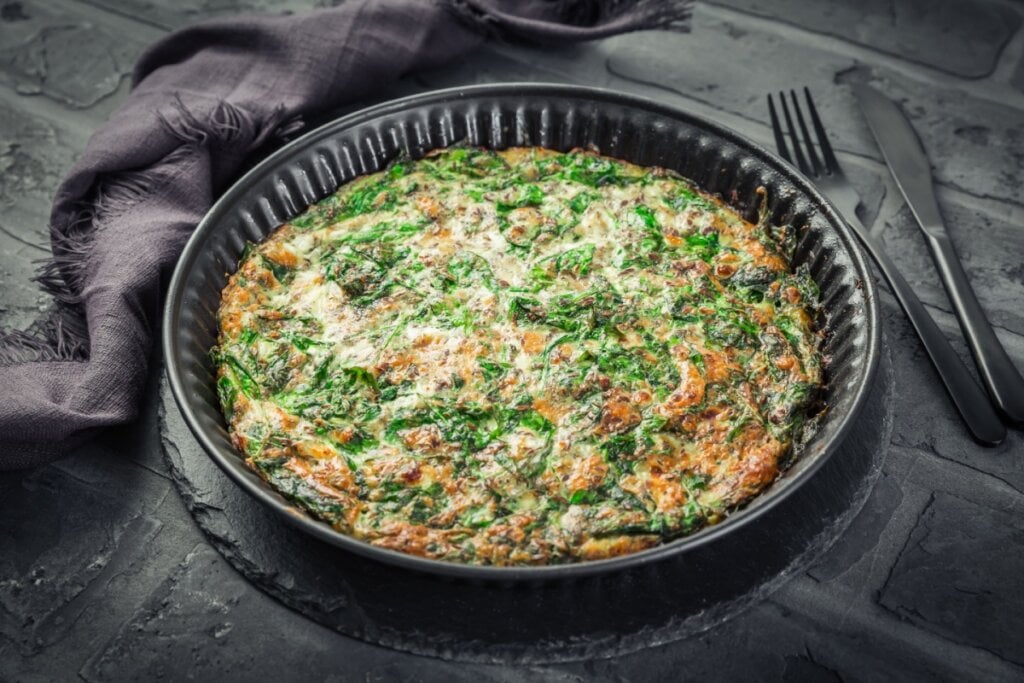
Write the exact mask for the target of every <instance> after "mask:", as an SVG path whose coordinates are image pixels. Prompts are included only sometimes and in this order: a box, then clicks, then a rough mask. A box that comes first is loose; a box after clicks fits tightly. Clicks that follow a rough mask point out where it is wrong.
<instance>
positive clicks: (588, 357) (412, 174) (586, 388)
mask: <svg viewBox="0 0 1024 683" xmlns="http://www.w3.org/2000/svg"><path fill="white" fill-rule="evenodd" d="M793 240H794V234H793V229H792V228H790V227H785V226H783V227H779V226H772V225H769V224H768V222H767V221H766V220H764V219H762V220H761V221H759V223H758V224H753V223H750V222H748V221H746V220H744V219H743V218H741V217H740V216H739V215H738V214H737V213H736V211H734V210H733V209H731V208H730V207H728V206H727V205H726V204H724V203H723V202H721V201H719V200H717V199H715V198H714V197H712V196H710V195H708V194H705V193H703V192H701V191H699V190H697V189H696V188H695V187H694V185H693V184H691V183H690V182H689V181H687V180H685V179H683V178H681V177H679V176H678V175H676V174H674V173H672V172H669V171H666V170H664V169H659V168H641V167H638V166H635V165H632V164H629V163H625V162H622V161H618V160H615V159H611V158H607V157H604V156H600V155H598V154H596V153H592V152H588V151H582V150H575V151H572V152H570V153H556V152H552V151H548V150H543V149H537V148H516V149H509V150H506V151H503V152H492V151H486V150H480V149H470V148H452V149H447V150H443V151H439V152H435V153H433V154H431V155H428V156H427V157H426V158H424V159H421V160H419V161H415V162H412V161H400V162H396V163H394V164H392V165H391V166H390V167H389V168H388V169H387V170H386V171H383V172H381V173H377V174H374V175H370V176H365V177H362V178H359V179H357V180H355V181H353V182H351V183H348V184H346V185H344V186H343V187H341V188H340V189H339V190H338V191H337V193H335V194H334V195H332V196H330V197H328V198H327V199H325V200H324V201H322V202H320V203H319V204H316V205H314V206H312V207H310V208H309V210H307V211H306V212H305V213H303V214H302V215H300V216H299V217H297V218H295V219H294V220H292V221H291V222H290V223H288V224H286V225H283V226H281V227H280V228H279V229H278V230H277V231H276V232H274V233H273V234H272V235H271V236H270V237H269V238H268V239H267V240H266V241H265V242H263V243H262V244H260V245H258V246H255V245H252V246H250V248H249V249H248V250H247V251H246V253H245V254H244V256H243V258H242V261H241V265H240V268H239V270H238V272H237V273H236V274H235V275H233V276H232V277H231V279H230V281H229V283H228V285H227V287H226V288H225V290H224V292H223V300H222V305H221V308H220V312H219V322H220V339H219V343H218V346H217V347H216V348H215V349H214V351H213V353H214V358H215V361H216V363H217V365H218V368H219V374H218V389H219V395H220V400H221V402H222V404H223V408H224V412H225V415H226V417H227V420H228V423H229V425H230V433H231V437H232V440H233V442H234V444H235V445H236V446H237V447H238V449H239V450H240V451H241V452H242V453H243V454H244V457H245V459H246V462H247V463H248V464H249V465H250V466H251V467H252V468H253V469H254V470H256V471H257V472H259V473H260V474H261V475H262V476H263V477H264V478H265V479H266V480H267V481H268V482H269V483H270V485H271V486H273V487H274V488H276V489H277V490H278V491H280V492H281V493H283V494H284V495H285V496H286V497H288V498H290V499H291V500H293V501H295V502H296V503H297V504H299V505H300V506H302V507H304V508H305V509H307V510H309V511H310V512H311V513H312V514H314V515H315V516H317V517H319V518H321V519H323V520H324V521H326V522H328V523H330V524H331V525H333V526H334V527H335V528H336V529H338V530H340V531H342V532H344V533H346V534H349V535H351V536H354V537H356V538H359V539H363V540H364V541H366V542H368V543H371V544H373V545H375V546H380V547H385V548H391V549H395V550H400V551H403V552H406V553H413V554H416V555H421V556H425V557H430V558H435V559H443V560H449V561H455V562H463V563H474V564H489V565H526V564H555V563H566V562H574V561H581V560H592V559H597V558H605V557H610V556H614V555H620V554H623V553H629V552H634V551H637V550H640V549H643V548H647V547H650V546H653V545H656V544H658V543H661V542H664V541H666V540H668V539H672V538H675V537H678V536H681V535H684V534H687V533H690V532H693V531H695V530H697V529H699V528H701V527H702V526H704V525H707V524H713V523H715V522H717V521H719V520H721V519H722V518H723V517H724V516H725V515H727V514H728V513H729V511H730V510H733V509H735V508H736V507H737V506H739V505H741V504H743V503H744V502H746V501H748V500H749V499H750V498H752V497H753V496H755V495H757V494H758V492H760V491H761V490H763V489H764V488H765V487H766V486H768V485H769V484H770V483H771V482H772V480H773V479H775V477H776V476H777V475H778V473H779V471H780V469H782V468H784V467H785V464H786V461H787V458H788V456H789V454H790V453H791V451H792V445H793V442H794V439H795V438H796V437H798V435H799V433H800V431H801V429H802V426H803V425H804V422H805V420H806V419H807V418H808V416H809V411H810V410H811V409H812V406H813V405H814V401H815V394H816V393H817V391H818V389H819V387H820V386H821V383H822V370H821V357H820V350H819V347H820V342H821V339H820V335H819V334H818V333H817V332H816V331H815V329H814V324H813V321H812V319H813V317H814V315H815V313H816V310H817V306H818V291H817V288H816V286H815V283H814V281H813V280H812V279H811V277H810V276H809V274H808V273H807V272H806V270H805V269H803V268H799V269H796V270H795V271H793V270H792V269H791V268H790V267H789V258H788V257H789V255H790V254H791V252H792V249H793Z"/></svg>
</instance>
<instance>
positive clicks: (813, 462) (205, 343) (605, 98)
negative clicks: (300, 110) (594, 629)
mask: <svg viewBox="0 0 1024 683" xmlns="http://www.w3.org/2000/svg"><path fill="white" fill-rule="evenodd" d="M455 144H470V145H477V146H482V147H488V148H494V149H502V148H505V147H510V146H541V147H547V148H551V149H556V150H562V151H566V150H569V149H572V148H576V147H591V148H596V149H597V150H598V151H600V152H601V153H602V154H606V155H609V156H612V157H617V158H620V159H624V160H626V161H630V162H633V163H636V164H640V165H644V166H663V167H666V168H670V169H674V170H676V171H678V172H679V173H681V174H683V175H684V176H686V177H688V178H690V179H692V180H694V181H695V182H696V183H697V184H698V185H700V186H701V187H702V188H703V189H705V190H707V191H709V192H712V193H714V194H717V195H720V196H721V197H723V198H724V199H725V201H726V202H728V203H729V204H730V205H732V206H733V207H734V208H736V209H737V210H738V211H740V213H742V214H743V215H745V216H746V217H747V218H748V219H751V220H753V219H755V218H756V216H757V212H758V209H759V207H760V206H761V202H762V195H761V194H760V193H759V192H758V188H762V187H763V188H765V189H766V190H767V210H768V212H769V216H770V220H771V221H772V222H774V223H776V224H791V225H794V226H796V227H797V228H798V230H799V241H798V247H797V251H796V257H795V261H794V265H795V266H796V265H800V264H803V263H806V264H807V265H808V267H809V269H810V272H811V275H812V277H813V278H814V280H815V281H816V282H817V284H818V286H819V287H820V289H821V299H822V304H823V314H822V316H821V318H820V320H819V326H820V327H821V328H822V329H823V330H824V332H825V335H826V343H825V348H824V353H825V354H826V357H827V358H826V368H825V379H826V382H827V387H826V390H825V392H824V396H823V399H824V404H825V406H826V408H825V412H824V414H823V415H822V417H821V419H820V422H819V424H818V426H817V430H816V431H815V433H814V435H813V436H812V437H811V438H810V439H809V440H808V441H807V442H806V443H805V444H804V445H803V447H802V448H800V450H799V452H798V454H797V457H796V459H795V461H794V463H793V464H792V466H791V467H790V468H789V469H788V470H787V471H786V472H785V473H784V474H783V475H782V476H781V477H780V478H779V479H778V480H777V481H776V482H774V483H773V484H772V486H771V487H769V488H768V489H767V490H766V491H764V492H763V493H762V494H761V495H760V496H758V497H757V498H756V499H755V500H753V501H752V502H751V503H750V504H749V505H748V506H746V507H745V508H744V509H742V510H739V511H737V512H735V513H734V514H732V515H731V516H729V517H728V518H727V519H726V520H725V521H723V522H721V523H719V524H717V525H715V526H712V527H708V528H706V529H704V530H702V531H700V532H698V533H695V534H693V535H691V536H687V537H684V538H680V539H678V540H675V541H673V542H670V543H666V544H665V545H662V546H658V547H655V548H651V549H648V550H645V551H642V552H638V553H634V554H631V555H625V556H621V557H616V558H612V559H606V560H597V561H592V562H582V563H578V564H567V565H554V566H544V567H483V566H472V565H463V564H456V563H452V562H443V561H438V560H430V559H425V558H420V557H416V556H412V555H407V554H404V553H400V552H397V551H392V550H386V549H382V548H376V547H374V546H371V545H369V544H368V543H364V542H363V541H360V540H357V539H354V538H352V537H350V536H346V535H344V534H342V533H341V532H339V531H336V530H335V529H333V528H332V527H330V526H329V525H327V524H325V523H323V522H320V521H318V520H316V519H315V518H313V517H312V516H310V515H309V514H308V513H306V512H305V511H304V510H302V509H301V508H299V507H297V506H296V505H294V504H292V503H290V502H289V501H287V500H286V499H285V498H284V497H282V496H281V495H280V494H278V493H277V492H276V491H274V490H273V489H271V488H270V487H269V486H268V485H267V484H266V483H265V482H264V481H263V480H262V479H260V477H259V476H258V475H256V474H255V473H254V472H252V471H251V470H249V469H248V468H247V467H246V465H245V463H244V462H243V460H242V457H241V456H240V455H239V454H238V453H237V451H236V450H235V449H234V447H233V446H232V445H231V443H230V441H229V439H228V434H227V428H226V424H225V421H224V418H223V416H222V414H221V409H220V405H219V403H218V400H217V394H216V389H215V372H216V371H215V368H214V365H213V363H212V362H211V359H210V349H211V348H212V347H213V346H214V344H215V341H216V338H217V322H216V313H217V308H218V306H219V303H220V293H221V290H222V289H223V287H224V286H225V284H226V282H227V278H228V276H229V275H230V273H231V272H233V271H234V270H235V268H236V267H237V264H238V260H239V258H240V257H241V254H242V250H243V249H244V247H245V245H246V243H247V242H259V241H261V240H263V239H264V238H265V237H266V236H267V235H268V234H269V233H270V232H272V231H273V230H274V229H275V228H276V227H278V226H279V225H281V224H282V223H285V222H287V221H288V220H289V219H290V218H292V217H294V216H296V215H298V214H299V213H300V212H301V211H303V210H304V209H305V208H306V207H307V206H308V205H309V204H312V203H314V202H316V201H318V200H319V199H322V198H323V197H325V196H327V195H328V194H330V193H331V192H333V191H334V190H335V189H337V187H338V186H339V185H341V184H343V183H345V182H347V181H349V180H351V179H352V178H355V177H357V176H360V175H364V174H367V173H372V172H374V171H378V170H380V169H382V168H383V167H384V166H386V165H387V163H388V162H389V161H391V160H392V159H394V158H395V157H396V156H398V155H402V154H405V155H409V156H411V157H413V158H419V157H421V156H423V155H424V154H425V153H427V152H428V151H430V150H432V149H436V148H439V147H448V146H451V145H455ZM877 299H878V297H877V290H876V288H875V285H874V280H873V279H872V277H871V275H870V272H869V270H868V267H867V263H866V260H865V257H864V255H863V252H862V251H861V250H860V247H859V246H858V245H857V243H856V240H855V239H854V236H853V234H852V233H851V231H850V229H849V228H848V227H847V226H846V225H845V223H844V222H843V220H842V219H841V218H840V216H839V214H838V213H837V212H836V210H835V209H834V208H833V207H832V206H831V205H830V204H829V202H828V201H827V200H826V199H825V198H824V197H823V196H822V195H821V193H819V192H818V191H817V190H816V189H815V188H814V187H813V186H812V185H811V184H810V182H809V181H807V180H806V179H805V178H804V177H803V176H801V175H800V174H799V173H797V172H796V171H795V170H794V169H792V168H791V167H790V166H789V165H787V164H786V163H785V162H783V161H781V160H780V159H778V158H777V157H776V156H775V155H774V154H771V153H770V152H768V151H766V150H764V149H762V148H761V147H760V146H758V145H756V144H754V143H753V142H750V141H749V140H747V139H746V138H744V137H742V136H740V135H738V134H736V133H734V132H732V131H730V130H728V129H726V128H724V127H722V126H719V125H718V124H715V123H712V122H711V121H708V120H705V119H703V118H701V117H698V116H695V115H693V114H690V113H687V112H685V111H683V110H680V109H677V108H674V107H670V106H667V105H664V104H661V103H658V102H654V101H651V100H646V99H642V98H638V97H633V96H627V95H623V94H620V93H614V92H610V91H606V90H598V89H591V88H582V87H571V86H565V85H554V84H552V85H547V84H501V85H485V86H475V87H467V88H456V89H449V90H441V91H436V92H431V93H426V94H422V95H415V96H412V97H407V98H403V99H399V100H395V101H392V102H388V103H384V104H381V105H377V106H374V107H371V108H369V109H365V110H362V111H360V112H357V113H354V114H350V115H348V116H344V117H342V118H340V119H337V120H336V121H333V122H331V123H328V124H326V125H324V126H322V127H320V128H318V129H316V130H314V131H312V132H310V133H308V134H306V135H304V136H303V137H301V138H299V139H297V140H295V141H294V142H292V143H290V144H288V145H287V146H285V147H283V148H282V149H280V150H278V151H277V152H276V153H274V154H273V155H271V156H270V157H268V158H267V159H265V160H264V161H263V162H261V163H260V164H259V165H257V166H256V167H255V168H253V169H252V170H251V171H249V172H248V173H247V174H246V175H245V176H244V177H243V178H242V179H241V180H239V181H238V182H237V183H236V184H235V185H234V186H233V187H232V188H231V189H229V190H228V191H227V192H226V193H224V195H223V196H222V197H221V198H220V200H219V201H218V202H217V203H216V204H215V205H214V206H213V208H212V209H211V210H210V212H209V213H208V214H207V215H206V217H205V218H204V219H203V221H202V222H201V223H200V224H199V226H198V228H197V229H196V231H195V233H194V234H193V235H192V237H191V239H190V240H189V242H188V244H187V245H186V247H185V250H184V252H183V254H182V256H181V259H180V261H179V262H178V265H177V268H176V270H175V272H174V276H173V279H172V280H171V284H170V290H169V294H168V298H167V304H166V309H165V315H164V325H163V346H164V354H165V359H166V363H167V375H168V380H169V383H170V387H171V390H172V392H173V394H174V397H175V399H176V400H177V402H178V406H179V408H180V409H181V412H182V415H183V417H184V418H185V421H186V423H187V424H188V426H189V428H190V429H191V430H192V432H193V433H194V434H195V436H196V438H197V440H198V441H199V443H200V444H201V445H202V446H203V448H204V450H205V451H206V452H207V453H208V454H209V455H210V457H211V458H212V459H213V460H214V461H215V462H216V463H217V464H218V465H219V466H220V467H221V468H222V469H223V470H224V471H225V472H226V473H227V474H228V475H229V476H230V477H231V478H232V479H233V480H234V481H235V482H236V483H237V484H238V485H239V486H241V487H242V488H243V489H244V490H245V491H247V492H248V493H249V494H251V495H252V496H254V497H256V499H258V500H259V501H260V502H262V503H263V504H265V505H266V506H269V507H270V508H272V509H274V510H275V511H277V512H278V513H280V514H281V515H283V516H284V517H285V519H287V520H289V521H290V522H292V523H293V524H294V525H295V526H296V527H298V528H299V529H301V530H303V531H305V532H307V533H309V534H312V535H313V536H315V537H317V538H319V539H321V540H324V541H327V542H328V543H331V544H333V545H336V546H339V547H341V548H343V549H346V550H349V551H351V552H354V553H358V554H359V555H362V556H365V557H368V558H371V559H374V560H378V561H380V562H384V563H387V564H390V565H395V566H398V567H403V568H407V569H414V570H418V571H421V572H427V573H430V574H433V575H439V576H445V577H452V578H461V579H469V580H472V581H485V582H487V581H498V582H502V583H509V584H512V583H522V582H527V583H534V582H542V581H548V580H555V579H576V578H580V577H584V576H593V575H598V574H607V573H609V572H617V571H621V570H627V569H641V568H642V569H644V570H645V571H647V570H655V571H657V572H659V573H660V572H661V571H665V570H668V569H669V567H668V566H662V565H673V566H677V565H680V564H682V565H692V566H694V567H696V566H698V565H700V566H702V567H704V568H705V569H708V568H710V565H706V564H705V561H707V560H712V565H713V564H714V558H719V559H720V561H723V562H724V561H729V562H733V563H734V561H735V560H736V559H737V557H736V556H735V555H734V553H736V552H737V551H739V552H742V548H736V547H733V546H735V542H738V541H739V540H740V539H743V541H742V543H743V545H744V546H745V547H746V548H747V549H748V550H749V551H750V552H754V553H756V552H757V546H758V544H759V542H760V541H763V542H764V543H768V542H769V539H779V538H785V536H786V530H785V528H779V525H780V524H785V523H786V519H787V518H788V517H791V516H792V514H799V515H802V516H806V515H807V514H812V515H813V509H811V510H810V511H808V510H806V509H803V508H806V507H807V506H806V505H804V506H802V507H801V506H798V505H796V504H795V503H794V504H793V505H790V506H789V507H791V508H793V512H792V514H787V513H786V510H785V509H780V510H777V511H776V512H775V514H770V515H769V514H768V513H769V512H770V511H772V510H773V509H774V508H779V507H783V508H785V507H786V502H787V500H788V499H790V498H792V497H794V494H795V493H797V492H798V491H800V490H801V489H802V488H805V487H808V486H809V485H811V484H813V483H814V480H815V475H816V473H818V471H819V470H820V469H821V468H822V467H823V466H825V465H826V463H828V462H829V461H830V460H831V459H832V458H833V456H834V455H835V454H836V452H837V450H838V446H839V444H840V443H841V442H842V440H843V438H844V437H846V436H847V433H848V431H849V429H850V427H851V425H852V424H853V422H854V419H855V418H856V417H857V415H858V413H859V412H860V410H861V408H862V406H863V404H864V403H865V401H866V399H867V395H868V392H869V391H870V389H871V386H872V381H873V378H874V375H875V373H876V371H877V367H878V359H879V345H880V323H879V307H878V300H877ZM848 465H849V467H851V468H852V469H853V470H856V469H857V468H858V466H861V465H863V463H853V462H850V463H848ZM845 466H846V463H842V462H836V463H833V467H832V468H830V469H835V470H837V474H838V475H839V476H842V475H841V472H842V470H843V468H844V467H845ZM851 474H852V472H851ZM816 493H817V496H818V499H821V498H820V496H821V495H825V496H827V492H816ZM803 498H804V499H809V500H810V499H813V498H808V496H803ZM798 508H801V509H799V511H798ZM765 517H769V518H770V519H771V524H761V521H762V518H765ZM795 520H796V518H795V517H794V518H793V521H795ZM765 547H767V546H765ZM669 559H672V560H675V561H673V562H669V563H663V562H662V561H664V560H669ZM765 559H767V558H765ZM746 561H747V562H749V563H752V568H753V565H758V564H761V563H760V562H759V561H758V559H757V557H756V554H755V555H754V556H751V557H747V558H746ZM768 564H770V563H768ZM762 568H763V567H762ZM758 573H760V570H758ZM702 583H704V584H705V585H706V586H707V588H708V591H709V597H710V594H711V593H715V592H716V591H715V590H714V586H713V576H708V575H705V576H704V577H703V581H702Z"/></svg>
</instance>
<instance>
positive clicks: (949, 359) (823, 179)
mask: <svg viewBox="0 0 1024 683" xmlns="http://www.w3.org/2000/svg"><path fill="white" fill-rule="evenodd" d="M804 97H805V99H806V100H807V112H808V113H809V115H810V119H811V125H812V127H813V128H814V133H815V138H816V140H815V138H812V137H811V132H810V130H809V129H808V127H807V123H806V119H805V118H804V115H803V112H802V110H801V107H800V100H799V99H798V98H797V94H796V91H794V90H790V91H789V102H788V103H787V101H786V93H782V92H780V93H779V102H780V105H781V108H782V117H783V119H785V122H786V130H785V131H784V130H783V127H782V123H781V121H780V119H779V116H778V113H777V111H776V109H775V102H774V100H773V99H772V96H771V95H768V115H769V116H770V118H771V122H772V132H773V133H774V134H775V146H776V148H777V149H778V152H779V156H781V157H782V158H783V159H785V160H786V161H788V162H789V163H791V164H794V165H795V166H796V167H797V168H798V169H800V172H801V173H803V174H804V175H805V176H807V177H808V178H810V179H811V180H812V181H813V182H814V184H815V185H816V186H817V187H818V189H819V190H821V191H822V193H824V194H825V195H826V196H827V197H828V198H829V199H830V200H832V203H833V204H835V206H836V208H837V209H839V213H840V215H841V216H842V217H843V218H844V219H846V222H847V223H848V224H849V225H850V227H851V228H853V231H854V232H855V233H856V234H857V237H858V238H860V241H861V243H862V244H863V245H864V248H865V249H867V251H868V253H869V254H871V256H872V258H874V260H875V263H877V264H878V269H879V270H880V271H881V272H882V275H883V276H884V277H885V279H886V281H887V282H888V283H889V286H890V287H891V288H892V291H893V294H894V295H895V296H896V299H897V301H899V303H900V306H902V307H903V311H904V312H905V313H906V314H907V317H908V318H909V319H910V323H911V324H912V325H913V326H914V329H915V330H917V335H918V336H919V337H920V338H921V343H922V344H924V348H925V350H926V351H927V352H928V357H929V358H931V360H932V363H933V364H934V365H935V369H936V370H937V371H938V373H939V377H940V378H941V379H942V383H943V384H945V386H946V390H947V391H948V392H949V396H950V398H952V399H953V403H954V404H955V405H956V407H957V410H959V411H960V415H961V416H962V417H963V419H964V422H965V423H966V424H967V428H968V429H969V430H970V432H971V434H972V435H973V436H974V438H975V439H976V440H977V441H978V442H979V443H982V444H985V445H987V446H995V445H997V444H999V443H1000V442H1002V440H1003V439H1005V438H1006V427H1004V426H1003V423H1002V422H1001V421H1000V419H999V415H998V414H996V411H995V408H994V407H993V406H992V403H991V401H990V400H989V397H988V394H986V393H985V392H984V391H983V390H982V388H981V386H980V385H979V384H978V383H977V382H976V381H975V380H974V377H972V376H971V373H970V372H969V371H968V370H967V367H966V366H965V365H964V363H963V361H962V360H960V356H958V355H957V354H956V352H955V351H954V350H953V347H952V346H950V345H949V340H947V339H946V337H945V335H944V334H943V333H942V331H941V330H940V329H939V327H938V326H937V325H936V324H935V321H934V320H932V317H931V316H930V315H929V314H928V311H927V310H926V309H925V307H924V304H922V303H921V300H920V299H918V298H917V295H916V294H914V290H912V289H911V288H910V285H909V284H907V281H906V280H904V279H903V276H902V275H900V272H899V270H897V268H896V264H894V263H893V262H892V261H891V260H890V259H889V257H888V256H887V255H886V253H885V248H884V246H882V245H881V244H880V243H879V242H877V241H876V240H875V239H874V238H873V237H872V236H871V234H870V233H869V232H868V230H867V228H865V227H864V225H863V224H862V223H861V222H860V219H858V218H857V211H856V209H857V206H858V205H859V204H860V195H859V194H858V192H857V190H856V189H855V188H854V187H853V185H852V184H851V183H850V181H849V180H848V179H847V177H846V174H845V173H843V169H842V167H841V166H840V165H839V160H838V159H837V158H836V155H835V152H834V151H833V149H832V145H831V143H829V141H828V136H827V135H826V134H825V127H824V126H823V125H822V123H821V118H820V117H819V116H818V110H817V108H816V107H815V106H814V100H813V99H812V98H811V92H810V90H808V89H807V88H804ZM790 104H791V105H792V109H793V113H792V114H791V112H790ZM794 120H795V121H796V125H794ZM787 134H788V136H789V140H790V143H791V145H792V149H793V154H792V155H790V149H789V146H788V145H787V144H786V136H787ZM815 142H817V146H818V147H820V148H821V155H820V156H819V154H818V151H817V149H816V146H815Z"/></svg>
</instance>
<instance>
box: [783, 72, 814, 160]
mask: <svg viewBox="0 0 1024 683" xmlns="http://www.w3.org/2000/svg"><path fill="white" fill-rule="evenodd" d="M779 102H781V103H782V116H783V117H784V118H785V119H786V127H787V128H788V129H789V137H790V139H791V140H792V141H793V154H794V155H795V156H796V165H797V168H799V169H800V172H801V173H803V174H804V175H810V174H811V167H810V165H808V163H807V159H806V158H804V152H803V150H802V149H800V136H798V135H797V133H796V128H795V127H794V126H793V117H791V116H790V115H789V105H787V104H786V94H785V93H782V92H780V93H779Z"/></svg>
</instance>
